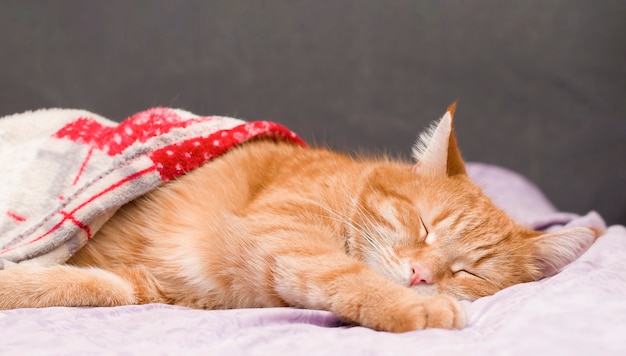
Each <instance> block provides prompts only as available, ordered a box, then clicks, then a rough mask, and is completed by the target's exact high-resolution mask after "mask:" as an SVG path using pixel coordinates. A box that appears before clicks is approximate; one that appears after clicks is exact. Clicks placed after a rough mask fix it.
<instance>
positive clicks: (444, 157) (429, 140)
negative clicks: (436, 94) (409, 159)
mask: <svg viewBox="0 0 626 356" xmlns="http://www.w3.org/2000/svg"><path fill="white" fill-rule="evenodd" d="M455 110H456V102H454V103H452V105H450V106H449V107H448V110H447V111H446V113H445V114H444V115H443V117H442V118H441V119H440V120H439V121H437V122H435V123H433V125H431V127H430V128H429V129H427V130H426V131H424V132H423V133H422V134H420V136H419V139H418V140H417V143H416V144H415V146H413V158H415V160H416V161H417V163H416V164H415V166H414V168H413V172H414V173H416V174H428V175H433V176H448V177H451V176H454V175H457V174H466V171H465V163H463V158H461V152H460V151H459V148H458V146H457V142H456V136H455V135H454V127H453V118H454V112H455Z"/></svg>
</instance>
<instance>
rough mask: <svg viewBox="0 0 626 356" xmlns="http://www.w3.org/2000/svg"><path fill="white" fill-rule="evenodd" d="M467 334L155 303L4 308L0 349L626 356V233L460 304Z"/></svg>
mask: <svg viewBox="0 0 626 356" xmlns="http://www.w3.org/2000/svg"><path fill="white" fill-rule="evenodd" d="M468 169H469V172H470V174H471V175H472V177H473V178H474V180H475V181H476V182H477V183H478V184H480V185H481V186H483V187H484V190H485V192H486V193H487V194H488V195H490V196H491V197H492V198H493V200H494V202H495V203H496V204H498V205H499V206H501V207H502V208H503V209H505V210H506V211H508V212H509V213H510V214H511V215H512V216H513V217H514V218H515V219H516V220H518V221H519V222H520V223H523V224H526V225H529V226H533V227H537V228H543V229H558V228H561V227H562V226H563V225H567V226H596V227H601V228H602V227H604V222H603V220H602V218H601V217H600V216H599V215H598V214H596V213H594V212H591V213H589V214H587V215H585V216H577V215H574V214H568V213H562V212H558V211H557V210H556V209H555V208H554V207H553V206H552V205H551V204H550V202H548V201H547V200H546V198H545V197H544V196H543V194H542V193H541V192H540V191H539V190H538V189H537V188H536V187H535V186H533V185H532V184H530V183H529V182H528V181H527V180H525V179H524V178H523V177H521V176H519V175H517V174H515V173H512V172H510V171H507V170H504V169H501V168H498V167H493V166H488V165H482V164H470V165H469V167H468ZM463 305H464V306H465V307H466V310H467V313H468V317H469V325H468V326H467V327H466V328H465V329H463V330H454V331H448V330H436V329H433V330H425V331H418V332H410V333H405V334H390V333H384V332H376V331H373V330H370V329H366V328H363V327H359V326H349V325H342V324H341V323H339V322H338V321H337V320H336V319H335V318H334V317H333V315H332V314H331V313H329V312H325V311H315V310H302V309H293V308H273V309H242V310H218V311H205V310H192V309H186V308H182V307H175V306H167V305H159V304H151V305H142V306H124V307H116V308H46V309H18V310H9V311H0V340H2V342H0V354H2V355H5V354H7V355H8V354H14V355H18V354H77V355H84V354H129V355H130V354H138V355H148V354H150V355H153V354H215V355H229V356H232V355H238V354H246V355H248V354H257V355H258V354H261V355H272V354H294V355H311V354H316V355H319V354H332V355H368V354H375V355H378V354H383V355H401V354H419V355H448V354H450V355H452V354H459V355H464V356H467V355H537V354H541V355H591V354H597V355H626V229H625V228H624V226H617V225H616V226H611V227H609V228H608V229H607V231H606V234H605V235H604V236H602V237H601V238H600V239H599V240H598V241H597V242H596V243H595V244H594V245H593V246H592V247H591V248H590V249H589V250H588V251H587V252H586V253H585V254H584V255H583V256H582V257H581V258H579V259H578V260H577V261H575V262H574V263H572V264H570V265H569V266H567V267H566V268H565V269H564V270H563V271H562V272H561V273H559V274H557V275H556V276H554V277H551V278H547V279H544V280H541V281H538V282H533V283H526V284H522V285H516V286H513V287H510V288H507V289H505V290H503V291H501V292H499V293H497V294H495V295H493V296H490V297H485V298H481V299H478V300H476V301H474V302H463Z"/></svg>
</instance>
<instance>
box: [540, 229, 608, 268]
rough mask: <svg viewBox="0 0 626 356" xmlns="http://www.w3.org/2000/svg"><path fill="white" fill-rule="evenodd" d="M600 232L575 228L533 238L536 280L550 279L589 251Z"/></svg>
mask: <svg viewBox="0 0 626 356" xmlns="http://www.w3.org/2000/svg"><path fill="white" fill-rule="evenodd" d="M600 233H601V232H600V230H595V229H592V228H586V227H573V228H569V229H565V230H560V231H555V232H549V233H545V234H541V235H539V236H537V237H533V238H532V242H533V246H534V250H535V251H534V254H533V256H534V258H535V265H536V272H535V273H536V275H534V276H533V277H535V278H536V279H541V278H544V277H550V276H552V275H554V274H556V273H557V272H559V271H560V270H561V269H562V268H563V267H565V266H566V265H568V264H570V263H572V262H573V261H574V260H575V259H577V258H578V257H580V255H582V254H583V252H585V251H587V249H588V248H589V246H591V244H592V243H593V242H594V241H595V240H596V239H597V238H598V236H599V235H600Z"/></svg>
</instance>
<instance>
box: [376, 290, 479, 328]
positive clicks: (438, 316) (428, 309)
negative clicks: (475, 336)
mask: <svg viewBox="0 0 626 356" xmlns="http://www.w3.org/2000/svg"><path fill="white" fill-rule="evenodd" d="M400 309H404V310H403V311H402V310H399V313H398V317H397V318H398V319H396V320H395V323H394V325H393V326H392V327H391V328H390V330H389V331H393V332H405V331H413V330H422V329H427V328H441V329H461V328H463V327H464V326H465V324H466V319H467V317H466V314H465V309H463V307H462V306H461V304H460V303H459V302H458V301H457V300H456V299H454V298H452V297H449V296H447V295H436V296H432V297H423V296H419V297H418V298H417V299H416V300H413V301H412V302H411V303H409V304H408V305H406V306H405V308H400Z"/></svg>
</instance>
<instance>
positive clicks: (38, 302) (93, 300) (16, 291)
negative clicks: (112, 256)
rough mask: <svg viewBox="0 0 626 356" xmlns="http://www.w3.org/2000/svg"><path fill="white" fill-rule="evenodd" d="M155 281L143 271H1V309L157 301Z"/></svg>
mask: <svg viewBox="0 0 626 356" xmlns="http://www.w3.org/2000/svg"><path fill="white" fill-rule="evenodd" d="M155 283H156V282H155V281H154V280H153V279H152V278H150V275H149V274H148V273H147V272H146V271H145V270H143V269H142V268H134V267H131V268H120V269H119V270H115V272H111V271H106V270H103V269H99V268H89V267H75V266H68V265H57V266H50V267H30V266H19V267H14V268H9V269H5V270H0V309H15V308H40V307H51V306H68V307H69V306H118V305H127V304H141V303H146V302H152V301H160V300H159V299H158V297H156V296H158V291H157V288H156V284H155Z"/></svg>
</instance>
